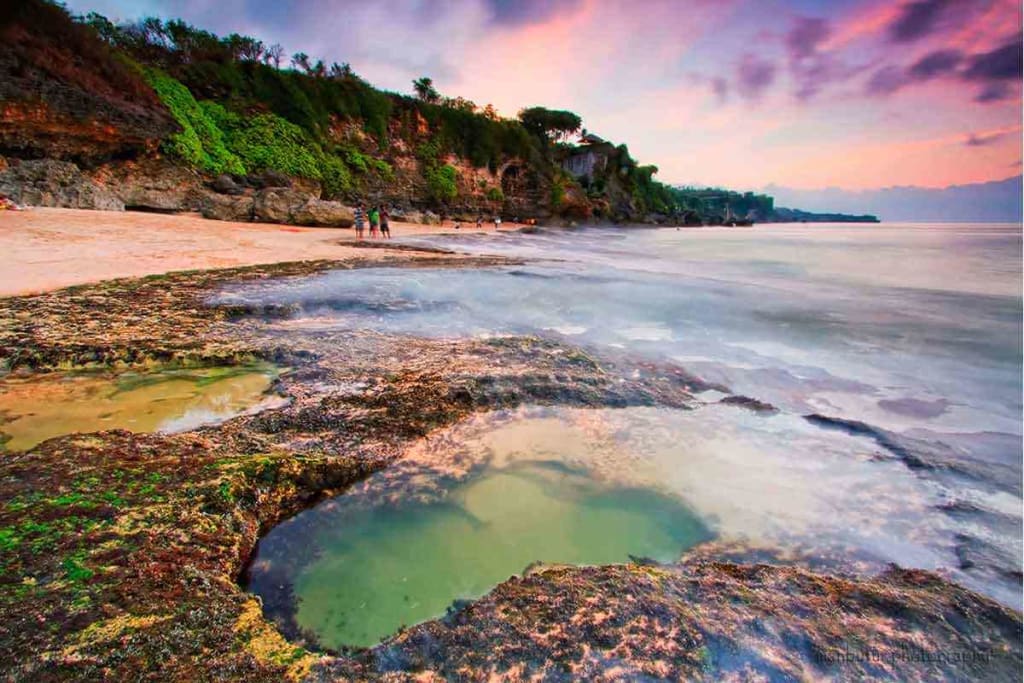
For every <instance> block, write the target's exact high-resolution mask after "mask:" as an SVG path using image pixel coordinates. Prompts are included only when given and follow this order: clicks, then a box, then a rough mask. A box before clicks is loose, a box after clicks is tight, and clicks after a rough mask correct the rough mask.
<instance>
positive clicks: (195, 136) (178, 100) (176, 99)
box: [145, 69, 245, 174]
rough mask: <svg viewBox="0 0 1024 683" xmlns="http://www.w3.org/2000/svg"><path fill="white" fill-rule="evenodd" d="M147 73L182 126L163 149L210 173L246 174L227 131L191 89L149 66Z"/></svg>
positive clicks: (153, 86) (162, 99)
mask: <svg viewBox="0 0 1024 683" xmlns="http://www.w3.org/2000/svg"><path fill="white" fill-rule="evenodd" d="M145 76H146V81H147V82H148V83H149V85H150V86H151V87H152V88H153V90H154V91H155V92H156V94H157V96H159V97H160V101H161V102H163V103H164V106H166V107H167V109H168V111H170V112H171V116H173V117H174V120H175V121H177V122H178V124H179V125H180V126H181V128H182V130H181V132H180V133H175V134H174V135H172V136H170V137H169V138H168V139H167V140H165V141H164V144H163V147H164V151H166V152H167V153H168V154H172V155H174V156H177V157H179V158H181V159H183V160H184V161H185V162H187V163H188V164H190V165H192V166H195V167H197V168H200V169H202V170H204V171H209V172H210V173H238V174H243V173H245V166H244V165H243V163H242V161H241V160H240V159H239V158H238V157H237V156H236V155H234V154H232V153H231V152H230V151H229V150H228V149H227V147H226V146H225V144H224V133H223V132H222V131H221V129H220V128H219V127H218V125H217V122H216V121H215V120H214V119H213V118H211V117H210V115H209V113H208V109H207V108H204V107H202V106H200V104H199V103H198V102H196V100H195V98H194V97H192V93H191V92H189V89H188V88H186V87H185V86H184V85H182V84H181V83H179V82H178V81H176V80H175V79H173V78H171V77H170V76H168V75H167V74H165V73H163V72H161V71H158V70H156V69H147V70H146V71H145Z"/></svg>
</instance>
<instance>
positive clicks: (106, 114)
mask: <svg viewBox="0 0 1024 683" xmlns="http://www.w3.org/2000/svg"><path fill="white" fill-rule="evenodd" d="M176 129H177V127H176V125H175V124H174V121H173V120H172V119H171V117H170V116H169V115H168V113H167V111H166V109H165V108H164V107H163V105H161V104H160V101H159V100H158V99H157V98H156V96H155V94H154V93H153V91H152V90H151V89H150V88H149V87H148V86H147V85H146V84H145V83H144V82H143V81H142V79H141V78H140V77H139V76H138V75H137V74H136V73H134V72H133V71H132V70H131V69H130V68H129V67H127V66H126V65H125V64H124V63H122V62H120V61H118V60H116V59H115V58H114V57H113V56H112V55H111V53H110V51H109V50H108V48H107V47H106V46H105V45H104V44H103V43H102V42H101V41H100V40H98V39H97V38H96V37H95V36H94V35H91V34H90V32H89V31H88V30H87V29H86V27H83V26H80V25H77V24H73V23H72V22H70V21H68V18H67V15H66V14H65V13H64V12H63V10H61V9H60V8H59V7H55V6H52V5H48V4H45V3H35V2H17V1H16V2H12V3H5V4H4V6H3V7H2V8H0V154H3V155H8V156H15V157H51V158H56V159H77V160H83V161H87V160H97V159H103V158H110V157H115V156H120V155H125V154H136V153H139V152H142V151H145V150H151V149H153V148H155V146H156V144H157V143H158V141H159V140H160V139H161V138H163V137H165V136H167V135H169V134H171V133H173V132H174V131H175V130H176Z"/></svg>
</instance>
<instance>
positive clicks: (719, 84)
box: [711, 76, 729, 103]
mask: <svg viewBox="0 0 1024 683" xmlns="http://www.w3.org/2000/svg"><path fill="white" fill-rule="evenodd" d="M711 92H713V93H715V97H717V98H718V102H719V103H722V102H725V100H726V99H728V97H729V82H728V81H727V80H725V79H724V78H722V77H721V76H719V77H716V78H712V79H711Z"/></svg>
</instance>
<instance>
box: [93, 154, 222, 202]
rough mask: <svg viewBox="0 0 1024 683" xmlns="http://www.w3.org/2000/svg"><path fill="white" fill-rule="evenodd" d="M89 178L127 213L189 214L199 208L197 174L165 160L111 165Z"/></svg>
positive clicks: (200, 193) (199, 181)
mask: <svg viewBox="0 0 1024 683" xmlns="http://www.w3.org/2000/svg"><path fill="white" fill-rule="evenodd" d="M93 177H94V179H95V180H97V181H98V182H100V183H101V184H103V185H105V186H106V187H108V188H109V189H110V191H111V192H113V193H114V194H116V195H117V196H118V198H120V200H121V201H122V202H124V205H125V206H126V207H127V208H129V209H143V210H147V211H161V212H175V211H193V210H195V209H197V208H199V205H200V199H201V197H202V193H203V184H202V179H201V178H200V176H199V174H198V173H196V172H195V171H193V170H191V169H189V168H185V167H184V166H181V165H178V164H173V163H170V162H169V161H166V160H147V161H144V162H141V163H128V164H121V165H115V166H112V167H110V168H109V169H101V170H100V171H98V172H96V173H95V174H94V176H93Z"/></svg>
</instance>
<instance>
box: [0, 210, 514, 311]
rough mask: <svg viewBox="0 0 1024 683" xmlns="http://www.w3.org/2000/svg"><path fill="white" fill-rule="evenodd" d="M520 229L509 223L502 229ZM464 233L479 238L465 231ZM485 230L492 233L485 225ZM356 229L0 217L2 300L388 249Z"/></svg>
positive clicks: (87, 214)
mask: <svg viewBox="0 0 1024 683" xmlns="http://www.w3.org/2000/svg"><path fill="white" fill-rule="evenodd" d="M516 227H519V226H516V225H512V224H503V226H502V230H503V231H504V230H510V229H514V228H516ZM453 229H454V225H453V224H452V223H451V222H446V223H445V224H443V225H420V224H415V223H401V222H396V221H393V222H392V224H391V232H392V236H393V237H402V236H404V235H426V234H438V233H444V232H451V231H452V230H453ZM461 230H462V231H465V232H478V231H477V229H476V226H475V225H463V226H462V228H461ZM482 232H494V224H493V223H492V224H489V225H488V224H485V228H484V230H483V231H482ZM354 237H355V231H354V230H352V229H351V228H300V227H296V226H292V225H274V224H264V223H232V222H227V221H214V220H207V219H204V218H202V217H200V216H198V215H191V214H190V215H166V214H155V213H139V212H123V213H122V212H114V211H83V210H77V209H45V208H34V209H31V210H28V211H3V212H0V254H3V256H2V262H3V267H2V268H0V296H12V295H20V294H31V293H35V292H43V291H47V290H51V289H57V288H60V287H67V286H70V285H79V284H85V283H89V282H98V281H101V280H107V279H111V278H117V277H139V276H142V275H154V274H157V273H166V272H170V271H175V270H191V269H202V268H228V267H233V266H245V265H256V264H266V263H278V262H283V261H302V260H313V259H345V258H349V257H352V256H354V255H356V254H358V255H360V256H362V257H364V258H381V259H382V258H385V257H387V256H389V255H393V254H394V252H393V251H391V250H389V249H380V248H376V249H362V248H360V247H358V246H356V245H353V244H339V242H351V241H352V240H353V239H354Z"/></svg>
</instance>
